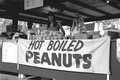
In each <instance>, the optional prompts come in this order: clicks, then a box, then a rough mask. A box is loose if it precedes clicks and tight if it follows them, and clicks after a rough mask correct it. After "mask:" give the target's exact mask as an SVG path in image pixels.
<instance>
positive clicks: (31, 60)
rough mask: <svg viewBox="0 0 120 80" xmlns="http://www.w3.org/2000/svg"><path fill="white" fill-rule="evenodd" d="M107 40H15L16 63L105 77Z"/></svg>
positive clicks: (106, 38)
mask: <svg viewBox="0 0 120 80" xmlns="http://www.w3.org/2000/svg"><path fill="white" fill-rule="evenodd" d="M109 47H110V38H109V37H108V36H107V37H103V38H99V39H91V40H80V39H78V40H44V41H39V40H37V41H34V40H24V39H20V40H19V41H18V54H19V63H20V64H23V65H28V66H34V67H41V68H48V69H55V70H64V71H74V72H91V73H101V74H109Z"/></svg>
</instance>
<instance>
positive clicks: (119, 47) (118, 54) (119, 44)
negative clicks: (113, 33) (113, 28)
mask: <svg viewBox="0 0 120 80" xmlns="http://www.w3.org/2000/svg"><path fill="white" fill-rule="evenodd" d="M116 45H117V48H116V49H117V51H116V57H117V60H118V61H119V62H120V38H119V39H116Z"/></svg>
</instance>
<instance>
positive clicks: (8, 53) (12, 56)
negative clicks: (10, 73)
mask: <svg viewBox="0 0 120 80" xmlns="http://www.w3.org/2000/svg"><path fill="white" fill-rule="evenodd" d="M2 62H8V63H17V45H16V44H15V43H13V42H10V41H9V42H3V45H2Z"/></svg>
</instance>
